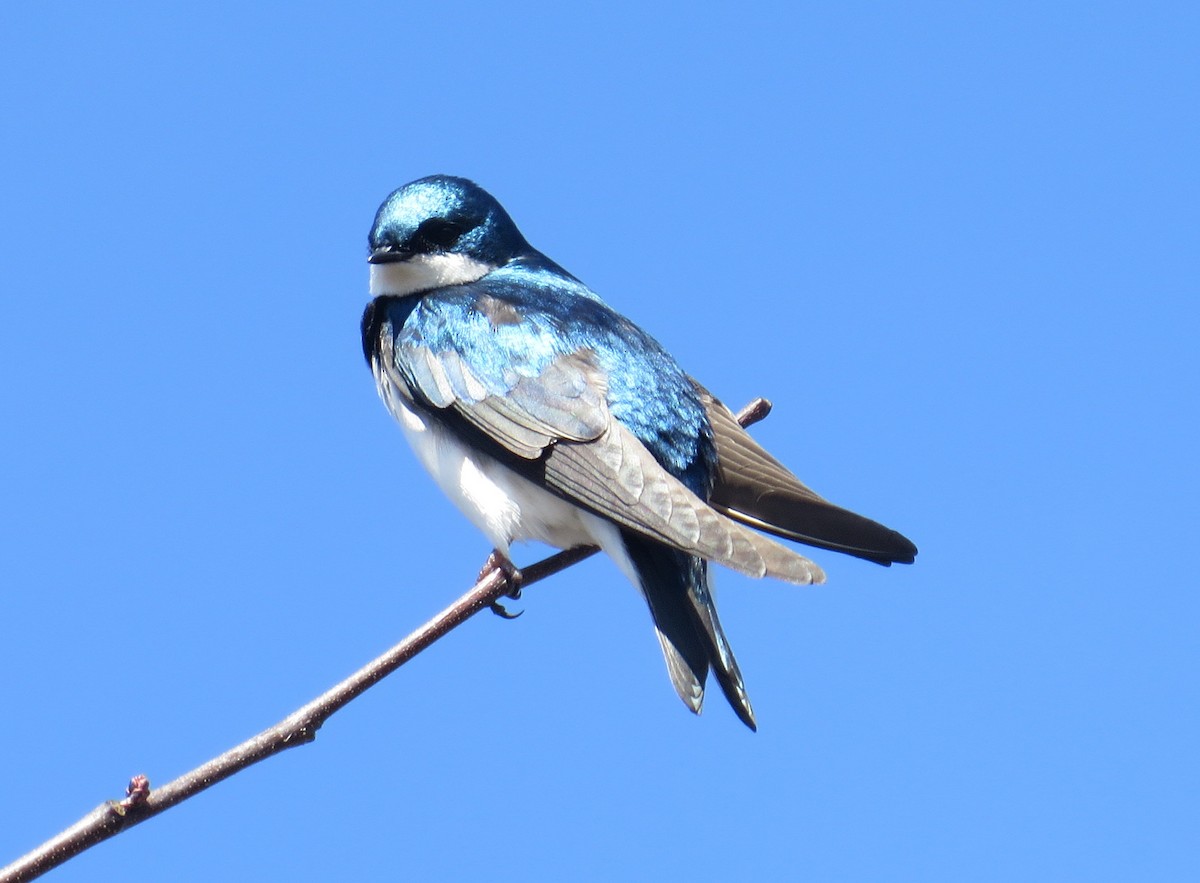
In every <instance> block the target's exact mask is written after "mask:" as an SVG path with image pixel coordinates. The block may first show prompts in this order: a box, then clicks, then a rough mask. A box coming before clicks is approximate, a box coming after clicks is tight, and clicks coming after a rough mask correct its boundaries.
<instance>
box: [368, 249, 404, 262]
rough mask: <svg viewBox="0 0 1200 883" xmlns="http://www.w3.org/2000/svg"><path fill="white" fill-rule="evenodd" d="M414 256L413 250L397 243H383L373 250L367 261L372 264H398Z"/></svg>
mask: <svg viewBox="0 0 1200 883" xmlns="http://www.w3.org/2000/svg"><path fill="white" fill-rule="evenodd" d="M410 257H412V252H410V251H407V250H405V249H403V248H399V247H397V246H395V245H381V246H380V247H379V248H377V249H375V250H374V251H373V252H371V256H370V257H368V258H367V261H368V262H369V263H372V264H398V263H400V261H407V260H408V259H409V258H410Z"/></svg>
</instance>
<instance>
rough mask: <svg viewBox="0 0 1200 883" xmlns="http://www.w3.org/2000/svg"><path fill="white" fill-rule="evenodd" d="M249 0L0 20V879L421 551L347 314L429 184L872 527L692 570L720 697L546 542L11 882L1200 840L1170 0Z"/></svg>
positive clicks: (335, 660)
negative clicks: (711, 628)
mask: <svg viewBox="0 0 1200 883" xmlns="http://www.w3.org/2000/svg"><path fill="white" fill-rule="evenodd" d="M249 5H250V6H251V7H252V8H249V9H247V8H244V7H245V6H246V4H184V5H176V4H166V5H163V4H151V3H140V4H114V5H109V4H97V3H53V2H48V3H38V4H32V5H27V4H11V3H10V4H7V6H6V7H5V9H4V11H3V12H2V13H0V102H2V103H0V107H2V111H0V112H2V114H3V117H2V118H3V127H2V128H0V163H2V168H3V182H4V184H3V192H4V199H3V213H2V214H0V266H2V268H3V287H4V295H3V297H2V299H0V369H2V371H3V375H4V377H6V378H7V380H6V382H5V383H3V384H2V385H0V415H2V416H0V456H2V463H3V465H2V466H0V480H2V483H3V495H2V497H0V531H2V533H0V574H2V580H3V592H2V594H0V668H2V669H3V671H4V673H5V674H4V677H3V680H2V686H0V703H2V707H3V709H4V711H3V718H4V722H3V725H2V726H0V782H2V785H0V863H3V862H6V861H8V860H10V859H12V858H15V857H16V856H17V855H18V854H20V853H22V852H24V851H25V850H26V849H28V848H31V847H33V846H34V845H36V844H37V843H38V842H40V841H41V840H42V839H43V838H45V837H47V836H49V835H51V834H53V833H55V832H57V831H58V830H60V829H61V828H62V827H63V826H65V825H66V824H68V823H70V822H72V821H74V820H75V819H76V818H78V817H79V816H80V815H82V814H83V813H84V812H85V811H87V810H88V809H90V808H91V807H93V806H94V805H96V804H97V803H99V802H100V801H101V800H103V799H106V798H110V797H117V796H120V794H121V792H122V789H123V786H124V783H125V782H126V781H127V780H128V778H129V776H130V775H132V774H133V773H137V772H145V773H147V774H148V775H149V776H150V777H151V779H152V780H153V781H155V782H158V783H162V782H165V781H167V780H169V779H171V778H174V777H175V776H176V775H178V774H180V773H182V772H184V771H186V770H187V769H190V768H191V767H192V766H194V765H196V764H197V763H199V762H201V761H203V760H206V759H207V758H209V757H211V756H212V755H214V754H216V753H218V752H219V751H221V750H223V749H224V748H226V747H229V746H230V745H232V744H234V743H235V742H237V741H239V740H241V739H242V738H245V737H247V736H249V735H251V734H252V733H254V732H256V731H258V730H259V729H261V728H262V727H265V726H267V725H269V724H271V723H274V722H275V721H276V720H278V719H279V718H281V717H282V716H284V715H285V714H286V713H287V712H289V711H290V710H292V709H293V708H295V707H296V706H298V705H300V704H301V703H302V702H304V701H305V700H307V699H308V698H310V697H312V696H313V695H315V694H316V693H318V692H319V691H321V690H322V689H324V688H325V687H327V686H329V685H330V684H331V683H333V682H334V681H336V680H338V679H339V678H341V677H342V676H343V675H345V674H347V673H348V672H350V671H351V670H353V669H354V668H356V667H357V666H358V665H360V664H361V663H363V662H365V661H366V660H368V659H369V658H371V657H372V656H374V655H375V654H376V653H378V652H380V651H382V650H383V649H385V648H386V647H387V646H389V645H390V644H391V643H393V642H394V641H396V640H397V639H399V638H400V637H402V636H403V635H404V634H406V633H407V632H408V631H410V630H411V629H412V628H413V627H415V626H416V625H418V624H419V623H421V622H422V621H424V620H425V619H426V618H427V617H428V616H430V615H432V614H433V613H434V612H436V611H437V610H439V609H440V608H441V607H443V606H444V605H445V604H446V603H448V602H449V601H451V600H452V599H453V598H455V597H457V596H458V595H459V594H460V593H461V592H462V591H463V590H464V589H465V588H466V587H467V586H468V585H469V583H470V582H471V580H472V577H473V575H474V573H475V572H476V570H477V568H478V567H479V565H480V564H481V563H482V560H483V558H484V556H485V554H486V552H487V548H486V546H485V543H484V541H483V540H482V538H481V537H480V536H478V535H477V534H476V533H475V532H474V531H473V529H472V528H470V526H469V525H468V524H467V523H466V521H465V520H464V519H462V518H461V516H460V515H459V514H458V513H457V512H456V511H454V510H453V509H452V508H451V506H450V504H449V503H447V502H446V501H444V500H443V499H442V498H441V496H440V495H439V493H438V492H437V491H436V489H435V488H434V486H433V484H432V482H431V481H430V480H429V479H428V478H427V476H426V475H425V474H424V473H423V472H422V471H421V470H420V469H419V467H418V466H417V464H416V462H415V460H414V458H413V457H412V455H411V453H410V452H409V450H408V449H407V447H406V446H405V444H404V441H403V438H402V437H401V434H400V432H399V431H398V429H397V428H396V427H395V426H394V425H393V423H392V421H391V419H390V418H389V417H388V415H387V414H386V413H385V411H384V409H383V407H382V406H381V404H380V403H379V402H378V400H377V398H376V395H375V391H374V388H373V385H372V382H371V378H370V375H369V373H368V371H367V369H366V367H365V366H364V364H363V360H362V355H361V352H360V349H359V340H358V319H359V315H360V312H361V310H362V307H363V305H364V304H365V302H366V299H367V293H366V276H367V272H366V265H365V262H364V257H365V237H366V233H367V229H368V226H369V224H370V221H371V218H372V215H373V213H374V211H375V208H376V206H377V205H378V203H379V202H380V201H381V200H382V199H383V197H384V196H385V195H386V194H387V193H388V192H389V191H390V190H391V189H392V188H394V187H396V186H398V185H400V184H402V183H404V182H405V181H408V180H410V179H413V178H416V177H419V176H422V175H426V174H430V173H434V172H448V173H454V174H461V175H466V176H469V177H472V178H475V179H476V180H478V181H479V182H480V183H482V184H483V185H484V186H485V187H487V188H488V189H490V190H491V191H492V192H494V193H495V194H496V195H497V196H498V198H499V199H500V200H501V201H502V202H503V203H504V204H505V205H506V206H507V207H508V209H509V210H510V212H511V213H512V214H513V215H514V217H515V218H516V220H517V222H518V224H519V225H520V226H521V227H522V229H523V231H524V232H525V233H526V235H527V236H528V238H529V239H530V240H531V241H532V242H533V243H534V244H535V245H537V246H539V247H540V248H541V249H542V250H544V251H545V252H547V253H548V254H550V255H551V256H552V257H554V258H555V259H556V260H558V261H559V262H560V263H562V264H563V265H564V266H566V267H567V268H568V269H569V270H571V271H572V272H573V273H575V274H576V275H578V276H580V277H581V278H583V279H584V280H585V281H587V282H588V283H589V284H590V285H591V286H592V287H593V288H595V289H596V290H597V291H598V292H600V293H601V295H603V296H604V297H605V298H606V299H607V300H608V301H609V302H610V303H612V304H613V305H614V306H616V307H617V308H618V309H620V310H621V311H623V312H625V313H626V314H627V315H629V316H631V317H632V318H634V319H635V320H636V321H637V322H639V323H640V324H642V325H643V326H644V327H646V328H647V329H649V330H650V331H651V332H652V333H653V334H654V335H655V336H657V337H658V338H659V339H660V340H661V341H662V342H663V343H664V344H665V345H666V346H667V347H668V348H669V349H671V350H672V351H673V352H674V353H675V354H676V356H677V357H678V358H679V360H680V361H681V362H682V363H683V364H684V366H685V367H687V369H688V370H689V371H691V372H692V373H693V374H695V375H696V376H697V377H699V378H700V379H701V380H702V381H703V382H704V383H705V384H706V385H707V386H709V387H710V388H711V389H713V390H714V391H715V392H717V393H718V394H719V395H721V396H722V397H723V398H725V399H726V400H728V401H729V402H730V403H731V404H734V405H736V404H740V403H742V402H744V401H745V400H747V399H749V398H751V397H753V396H755V395H764V396H767V397H769V398H771V399H772V400H774V402H775V405H776V410H775V413H774V414H773V415H772V416H771V418H770V419H769V420H768V421H767V422H766V423H764V424H762V425H761V427H759V429H758V430H756V433H757V435H758V437H760V438H761V439H762V440H764V441H765V443H766V444H767V445H768V447H770V448H771V449H772V450H773V451H774V452H775V453H776V454H777V455H778V456H779V457H780V458H781V459H782V460H784V461H785V462H786V463H788V464H790V465H791V466H792V467H793V468H794V469H795V470H796V471H797V473H798V474H799V475H800V476H801V477H802V478H803V479H805V480H806V481H808V482H809V483H811V484H812V485H813V486H814V487H815V488H816V489H817V490H819V491H821V492H822V493H824V494H826V495H827V496H829V497H831V498H832V499H834V500H836V501H838V502H840V503H842V504H844V505H846V506H849V507H851V508H854V509H857V510H859V511H861V512H863V513H865V514H868V515H870V516H872V517H874V518H877V519H879V520H882V521H884V522H886V523H887V524H889V525H891V526H894V527H896V528H898V529H900V530H902V531H903V532H905V533H906V534H908V535H909V536H911V537H912V538H913V539H914V540H915V541H916V542H917V544H918V545H919V546H920V548H921V556H920V558H919V559H918V563H917V564H916V565H915V566H913V567H896V568H892V569H891V570H885V569H883V568H879V567H876V566H873V565H870V564H866V563H863V562H858V561H853V560H848V559H844V558H840V557H839V556H836V555H833V554H829V553H819V552H818V553H816V554H815V557H816V558H817V560H819V561H820V563H821V564H822V565H823V566H824V567H825V568H826V569H827V570H828V573H829V584H828V585H827V586H825V587H822V588H811V589H798V588H795V587H791V586H787V585H783V584H778V583H755V582H753V581H750V580H746V579H743V578H741V577H739V576H737V575H735V574H733V573H729V572H721V573H720V574H719V575H718V591H719V592H720V598H721V610H722V613H723V616H724V619H725V622H726V626H727V629H728V631H729V634H730V637H731V640H732V641H733V643H734V646H735V648H736V649H737V651H738V654H739V658H740V661H741V663H742V668H743V670H744V673H745V676H746V680H747V685H748V688H749V691H750V695H751V697H752V698H753V700H754V704H755V708H756V710H757V712H758V715H759V722H760V725H761V731H760V732H759V733H758V734H757V735H754V734H751V733H749V732H748V731H746V730H745V728H744V727H742V725H741V724H739V723H738V722H737V720H736V719H735V718H734V716H733V714H732V713H731V712H730V711H729V709H728V708H727V707H725V705H724V703H723V702H722V701H721V699H720V696H719V695H714V696H711V697H710V702H709V705H708V708H707V709H706V711H705V714H704V715H703V716H702V717H701V718H699V719H695V718H693V717H692V715H690V714H689V713H687V711H686V710H685V709H684V708H683V706H682V705H681V704H680V702H679V701H678V700H677V699H676V698H675V695H674V693H673V691H672V689H671V687H670V684H669V682H668V680H667V677H666V674H665V672H664V670H663V666H662V662H661V658H660V656H659V650H658V647H657V644H656V642H655V640H654V638H653V635H652V632H651V629H650V625H649V619H648V616H647V614H646V611H645V609H644V606H643V604H642V602H641V600H640V599H639V598H638V597H637V595H636V593H635V591H634V590H633V589H632V588H631V587H630V586H629V585H628V584H627V583H625V582H624V580H623V579H622V578H621V577H620V575H619V574H618V573H617V572H616V569H615V568H614V567H613V566H612V565H611V563H609V562H607V561H602V560H597V561H592V562H588V563H587V564H585V565H584V566H581V567H578V568H577V569H575V570H574V571H572V572H570V573H568V574H564V575H562V576H560V577H558V578H556V579H554V580H553V581H551V582H546V583H543V584H540V585H538V586H536V587H535V588H533V589H531V590H530V591H529V592H528V593H527V595H526V598H525V600H524V601H523V602H522V606H523V607H524V608H525V609H526V614H525V615H524V616H523V617H522V618H521V619H520V620H518V621H516V622H512V623H509V622H502V621H501V620H499V619H496V618H494V617H491V616H484V617H480V618H478V619H477V620H475V621H472V622H471V623H469V624H468V625H467V626H465V627H464V628H462V629H460V630H459V631H458V632H456V633H455V634H454V635H452V636H451V637H450V638H448V639H447V640H445V641H443V642H442V643H441V644H439V645H438V646H436V647H435V648H434V649H433V650H431V651H430V652H428V653H426V654H424V655H423V656H421V657H420V658H419V659H418V660H417V661H416V662H414V663H413V664H412V665H411V666H409V667H408V668H406V669H404V670H402V671H401V672H400V673H399V674H398V675H396V676H394V677H393V678H392V679H391V680H390V681H388V682H386V683H385V684H383V685H381V686H380V687H378V688H377V689H375V690H373V691H372V692H371V693H369V694H368V695H366V696H365V697H363V698H361V699H360V700H358V701H357V702H355V703H354V704H353V705H352V706H351V707H350V708H349V709H348V710H346V711H344V712H342V713H341V714H339V715H338V716H336V717H335V718H333V719H332V720H331V721H330V722H329V723H328V725H327V726H326V727H325V728H324V730H323V731H322V732H321V734H320V738H319V739H318V741H317V742H316V743H315V744H313V745H311V746H308V747H305V748H302V749H299V750H297V751H293V752H290V753H288V754H287V755H285V756H282V757H279V758H276V759H274V760H271V761H269V762H267V763H266V764H264V765H261V766H259V767H257V768H255V769H253V770H251V771H249V772H246V773H243V774H241V775H239V776H237V777H236V778H235V779H233V780H232V781H229V782H227V783H225V784H223V785H221V786H219V787H217V788H216V789H213V790H211V791H209V792H207V793H206V794H205V795H203V796H201V797H200V798H198V799H196V800H194V801H192V802H190V803H189V804H187V805H185V806H183V807H180V808H178V809H175V810H173V811H171V812H169V813H168V814H166V815H165V816H162V817H160V818H158V819H155V820H153V821H151V822H149V823H148V824H146V825H143V826H141V827H139V828H138V829H136V830H134V831H132V832H130V833H127V834H125V835H123V836H121V837H119V838H118V839H117V840H115V841H111V842H109V843H106V844H104V845H101V846H100V847H98V848H96V849H94V850H92V851H91V852H90V853H88V854H86V855H85V856H82V857H80V858H78V859H76V860H75V861H73V862H71V863H70V864H69V865H68V866H66V867H65V868H64V869H62V870H60V871H58V872H57V873H56V875H55V876H54V878H53V879H55V880H61V881H69V880H88V881H90V880H101V879H109V880H112V879H121V878H124V877H128V876H129V875H130V874H134V875H140V876H143V877H147V875H148V878H150V879H171V880H180V881H189V880H214V879H233V880H249V879H295V880H328V879H353V880H392V879H400V878H406V879H451V880H459V879H462V880H466V879H483V878H487V879H496V880H507V879H512V880H517V879H520V880H528V879H534V880H552V879H555V880H556V879H564V878H566V879H579V880H611V879H647V878H651V877H655V878H657V879H664V880H670V879H691V880H726V879H733V878H734V877H735V876H743V875H749V874H753V875H755V876H757V877H759V878H761V879H781V878H783V877H792V878H795V879H811V880H963V879H971V880H985V879H995V880H1015V879H1042V880H1058V879H1089V880H1096V879H1159V880H1165V879H1185V878H1187V879H1195V878H1196V876H1197V875H1200V860H1198V859H1197V853H1196V846H1195V834H1196V830H1197V825H1198V813H1197V808H1196V795H1197V793H1198V789H1200V775H1198V764H1197V759H1196V746H1197V744H1198V742H1200V732H1198V731H1200V726H1198V723H1200V719H1198V717H1200V716H1198V711H1197V709H1198V699H1200V696H1198V692H1200V691H1198V689H1197V675H1198V673H1200V651H1198V641H1197V638H1198V634H1197V633H1198V628H1200V599H1198V592H1197V580H1196V576H1195V568H1196V565H1195V558H1196V546H1197V527H1198V523H1197V522H1198V519H1197V508H1196V500H1197V495H1198V493H1200V482H1198V481H1197V466H1196V462H1197V448H1198V445H1200V439H1198V438H1197V431H1196V427H1195V417H1196V402H1197V381H1198V380H1200V364H1198V361H1200V360H1198V358H1197V333H1198V331H1200V321H1198V319H1200V316H1198V309H1197V288H1198V281H1200V267H1198V263H1200V262H1198V258H1197V255H1198V248H1197V245H1198V236H1197V234H1198V233H1200V192H1198V191H1200V188H1198V186H1197V158H1198V157H1200V138H1198V126H1197V94H1198V91H1197V87H1198V86H1200V77H1198V75H1197V61H1196V58H1197V56H1196V46H1197V44H1198V41H1200V18H1198V14H1197V12H1196V6H1195V4H1190V3H1178V4H1161V3H1144V4H1137V5H1136V6H1135V5H1131V4H1103V3H1101V4H1084V3H1070V4H1067V3H1059V4H1043V3H1011V2H1005V3H988V4H962V3H912V4H903V5H898V4H888V5H886V6H884V5H854V4H845V3H836V4H834V3H828V4H821V5H812V4H795V3H779V4H774V5H772V6H767V5H754V4H752V5H750V6H747V7H745V8H743V9H742V10H740V11H737V12H733V11H728V10H725V11H721V10H714V9H705V10H701V8H700V7H699V6H697V5H696V4H694V3H688V4H683V3H680V4H660V5H655V8H654V9H649V8H647V6H646V5H645V4H629V5H622V4H613V3H605V4H595V6H594V8H593V9H592V10H591V11H580V10H579V9H578V8H573V7H571V8H569V5H568V4H549V3H547V4H543V5H541V6H538V5H528V4H520V3H516V4H514V3H503V4H501V3H463V4H415V5H413V4H387V5H383V4H376V5H368V4H338V6H339V9H338V10H337V11H331V8H330V7H331V4H326V3H319V4H316V3H313V4H270V5H266V4H249ZM541 551H542V550H540V549H524V550H519V551H518V558H519V559H520V560H524V561H529V560H532V559H533V558H534V557H535V556H537V555H539V554H540V553H541Z"/></svg>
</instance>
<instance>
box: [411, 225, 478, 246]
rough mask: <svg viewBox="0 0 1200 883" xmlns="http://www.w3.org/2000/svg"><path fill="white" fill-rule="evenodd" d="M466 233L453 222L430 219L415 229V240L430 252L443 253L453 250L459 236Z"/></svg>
mask: <svg viewBox="0 0 1200 883" xmlns="http://www.w3.org/2000/svg"><path fill="white" fill-rule="evenodd" d="M465 232H466V231H465V230H464V229H463V228H462V227H461V226H460V225H459V224H456V223H455V222H454V221H450V220H447V219H446V218H430V219H429V220H428V221H423V222H422V223H421V226H420V227H418V228H417V233H416V237H415V238H416V239H417V240H418V241H420V242H421V243H423V244H425V245H426V246H427V247H428V248H429V250H430V251H444V250H446V249H448V248H453V247H454V243H456V242H458V239H459V237H460V236H462V235H463V233H465Z"/></svg>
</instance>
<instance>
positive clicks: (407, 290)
mask: <svg viewBox="0 0 1200 883" xmlns="http://www.w3.org/2000/svg"><path fill="white" fill-rule="evenodd" d="M493 269H495V268H494V267H492V266H491V265H490V264H485V263H484V262H483V261H477V260H475V259H474V258H470V257H467V256H466V255H462V254H417V255H413V256H412V257H411V258H409V259H408V260H407V261H397V262H396V263H394V264H371V297H379V296H380V295H384V294H390V295H392V296H393V297H406V296H407V295H410V294H416V293H417V292H419V291H429V290H430V289H431V288H445V287H446V286H448V285H466V284H467V283H469V282H475V281H477V280H479V279H482V278H483V277H484V276H486V275H487V274H488V273H490V272H491V271H492V270H493Z"/></svg>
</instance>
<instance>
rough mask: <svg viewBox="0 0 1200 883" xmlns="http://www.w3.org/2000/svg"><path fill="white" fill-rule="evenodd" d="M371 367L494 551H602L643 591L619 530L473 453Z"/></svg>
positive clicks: (420, 452) (421, 454)
mask: <svg viewBox="0 0 1200 883" xmlns="http://www.w3.org/2000/svg"><path fill="white" fill-rule="evenodd" d="M372 367H373V368H374V370H375V378H376V383H377V386H378V389H379V395H380V397H381V398H382V399H383V402H384V404H385V405H387V408H388V410H389V411H391V412H392V415H393V416H394V417H395V418H396V421H397V422H398V423H399V424H400V427H401V429H403V430H404V435H405V438H407V439H408V443H409V444H410V445H411V446H412V449H413V451H414V452H415V453H416V455H417V458H418V459H419V460H420V461H421V465H422V466H424V467H425V469H426V470H427V471H428V472H429V474H430V475H432V476H433V479H434V481H436V482H437V484H438V487H440V488H441V489H442V492H443V493H444V494H445V495H446V496H447V497H449V498H450V500H451V501H452V502H453V503H454V505H455V506H457V507H458V508H459V510H460V511H461V512H462V513H463V514H464V515H466V516H467V518H468V519H470V521H471V523H472V524H474V525H475V527H476V528H478V529H479V530H480V531H481V532H482V533H483V534H484V536H486V537H487V538H488V541H489V542H490V543H491V544H492V545H493V546H494V547H495V548H497V549H499V550H501V551H502V552H507V551H508V548H509V545H510V544H511V543H513V542H514V541H519V540H538V541H540V542H543V543H547V544H548V545H551V546H556V547H557V548H560V549H569V548H571V547H572V546H580V545H597V546H600V547H601V548H603V549H604V551H605V552H607V553H608V554H609V555H610V556H611V557H612V558H613V560H614V561H616V563H617V566H618V567H620V568H621V570H622V571H623V572H624V573H625V575H626V576H627V577H629V579H630V580H631V581H632V582H633V583H634V585H638V579H637V572H636V569H635V568H634V567H633V562H632V561H630V560H629V556H628V554H627V553H626V552H625V544H624V543H623V542H622V541H621V536H620V533H619V532H618V530H617V528H616V526H615V525H613V524H612V523H611V522H609V521H607V520H606V519H603V518H601V517H599V516H598V515H593V514H592V513H590V512H588V511H586V510H584V509H581V508H580V507H578V506H574V505H572V504H570V503H568V502H567V501H566V500H564V499H563V498H562V497H559V496H557V495H556V494H552V493H550V492H549V491H547V490H544V489H542V488H540V487H538V486H537V485H535V484H534V483H533V482H531V481H529V480H528V479H526V478H524V477H522V476H520V475H518V474H517V473H516V472H514V471H513V470H511V469H509V468H508V467H507V466H505V465H503V464H502V463H500V462H499V461H498V460H495V459H494V458H492V457H489V456H488V455H487V454H484V453H481V452H479V451H475V450H471V449H470V448H468V447H467V446H465V445H464V444H462V443H461V442H460V441H459V440H458V439H457V438H456V437H455V436H454V435H453V433H451V432H450V431H449V430H447V429H444V428H443V427H441V426H440V425H438V423H437V422H435V421H433V420H430V419H428V418H426V417H425V416H424V415H422V414H420V413H419V412H418V411H416V410H415V409H414V408H413V407H412V406H411V405H410V404H409V403H408V401H407V400H406V398H405V395H404V393H403V392H402V391H401V390H400V389H398V388H397V387H396V385H395V384H394V383H393V381H392V380H391V378H389V377H388V376H387V374H386V373H384V372H382V371H380V370H379V366H378V365H373V366H372Z"/></svg>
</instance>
